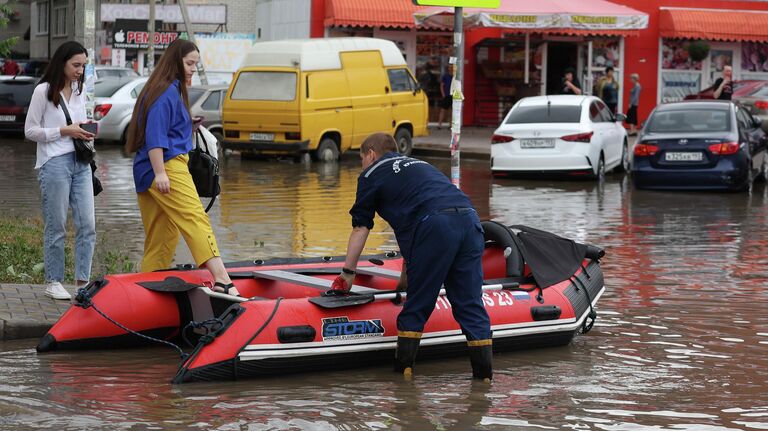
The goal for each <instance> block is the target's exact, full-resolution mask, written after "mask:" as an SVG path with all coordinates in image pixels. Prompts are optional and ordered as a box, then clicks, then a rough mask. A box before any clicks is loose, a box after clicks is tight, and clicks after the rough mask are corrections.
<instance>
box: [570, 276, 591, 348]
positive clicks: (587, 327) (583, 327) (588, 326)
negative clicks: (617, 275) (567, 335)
mask: <svg viewBox="0 0 768 431" xmlns="http://www.w3.org/2000/svg"><path fill="white" fill-rule="evenodd" d="M574 281H577V282H578V284H580V285H581V287H582V288H583V289H584V294H586V295H587V303H588V304H589V314H588V315H587V318H586V319H584V322H583V323H582V324H581V333H582V334H586V333H587V332H589V331H591V330H592V327H593V326H594V325H595V320H596V319H597V311H595V307H593V306H592V298H590V296H589V289H588V288H587V285H586V284H584V282H583V281H581V279H580V278H579V277H578V276H575V277H571V282H572V283H574ZM574 286H575V287H576V290H579V286H577V285H576V283H574ZM588 320H589V323H587V321H588Z"/></svg>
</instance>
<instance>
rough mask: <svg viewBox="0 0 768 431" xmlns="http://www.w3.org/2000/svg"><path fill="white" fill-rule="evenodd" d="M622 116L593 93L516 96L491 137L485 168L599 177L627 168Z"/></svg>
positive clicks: (627, 156) (499, 172) (503, 171)
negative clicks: (614, 112)
mask: <svg viewBox="0 0 768 431" xmlns="http://www.w3.org/2000/svg"><path fill="white" fill-rule="evenodd" d="M624 119H625V117H624V115H622V114H619V115H617V116H614V115H613V114H612V113H611V112H610V111H609V110H608V107H607V106H605V103H603V101H602V100H600V99H598V98H597V97H593V96H565V95H563V96H537V97H526V98H523V99H521V100H519V101H518V102H517V103H516V104H515V105H514V106H513V107H512V109H510V111H509V113H508V114H507V116H506V117H505V118H504V120H503V121H502V122H501V125H500V126H499V127H498V128H497V129H496V131H495V132H494V133H493V137H492V138H491V172H492V173H493V174H494V175H500V174H505V173H548V174H567V175H573V176H590V177H592V178H597V179H601V178H603V176H604V175H605V172H606V171H609V170H611V169H616V170H619V171H624V170H627V169H628V168H629V152H628V147H627V132H626V130H625V129H624V127H622V125H621V121H623V120H624Z"/></svg>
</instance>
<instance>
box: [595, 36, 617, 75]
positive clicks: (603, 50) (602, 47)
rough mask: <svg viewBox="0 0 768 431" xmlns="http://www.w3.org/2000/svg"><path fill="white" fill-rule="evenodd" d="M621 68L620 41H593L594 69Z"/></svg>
mask: <svg viewBox="0 0 768 431" xmlns="http://www.w3.org/2000/svg"><path fill="white" fill-rule="evenodd" d="M608 66H612V67H613V68H618V67H619V40H618V39H595V40H593V41H592V67H602V68H605V67H608Z"/></svg>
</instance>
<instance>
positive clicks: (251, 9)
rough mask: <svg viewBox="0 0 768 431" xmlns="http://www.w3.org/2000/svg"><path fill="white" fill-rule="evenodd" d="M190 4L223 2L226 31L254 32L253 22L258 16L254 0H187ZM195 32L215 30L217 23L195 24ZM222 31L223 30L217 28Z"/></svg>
mask: <svg viewBox="0 0 768 431" xmlns="http://www.w3.org/2000/svg"><path fill="white" fill-rule="evenodd" d="M191 4H224V5H226V6H227V32H228V33H254V32H255V31H256V30H254V27H255V24H254V23H255V22H256V19H257V17H258V15H257V12H256V4H257V1H255V0H188V1H187V5H191ZM194 28H195V31H196V32H215V31H217V28H218V26H217V25H208V24H195V27H194ZM219 31H223V30H219Z"/></svg>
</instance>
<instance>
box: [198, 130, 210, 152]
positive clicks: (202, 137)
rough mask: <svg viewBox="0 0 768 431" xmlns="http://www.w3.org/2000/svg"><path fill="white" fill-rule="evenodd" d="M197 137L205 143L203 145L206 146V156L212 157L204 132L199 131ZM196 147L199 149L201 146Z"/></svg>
mask: <svg viewBox="0 0 768 431" xmlns="http://www.w3.org/2000/svg"><path fill="white" fill-rule="evenodd" d="M197 136H199V137H200V140H201V141H203V145H205V148H204V150H205V154H208V155H209V156H210V155H211V152H210V151H208V141H206V140H205V135H203V132H202V131H200V129H197ZM196 146H197V147H199V145H196Z"/></svg>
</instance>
